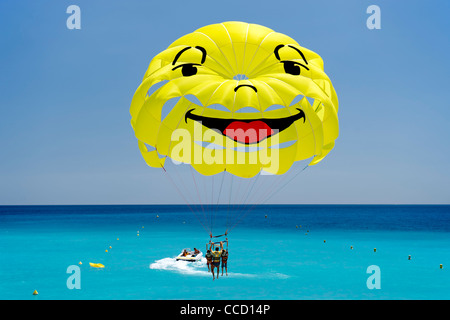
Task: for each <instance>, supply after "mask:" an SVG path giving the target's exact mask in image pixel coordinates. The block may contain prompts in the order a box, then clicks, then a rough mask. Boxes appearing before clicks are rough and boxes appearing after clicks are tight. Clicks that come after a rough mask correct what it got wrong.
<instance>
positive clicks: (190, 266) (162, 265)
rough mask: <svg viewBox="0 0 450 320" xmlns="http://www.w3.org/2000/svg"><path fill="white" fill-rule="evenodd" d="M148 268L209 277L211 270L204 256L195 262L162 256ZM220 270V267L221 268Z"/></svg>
mask: <svg viewBox="0 0 450 320" xmlns="http://www.w3.org/2000/svg"><path fill="white" fill-rule="evenodd" d="M149 267H150V269H154V270H166V271H172V272H177V273H181V274H185V275H194V276H208V277H211V276H212V275H211V272H209V271H208V269H207V266H206V258H204V257H203V258H202V259H201V260H199V261H196V262H188V261H181V260H180V261H177V260H176V259H175V258H163V259H160V260H156V261H155V262H153V263H151V264H150V266H149ZM221 271H222V269H221ZM228 276H232V277H242V278H253V277H261V276H263V277H265V278H272V279H273V278H277V279H286V278H289V276H287V275H285V274H282V273H274V272H271V273H266V274H263V275H257V274H248V273H237V272H228Z"/></svg>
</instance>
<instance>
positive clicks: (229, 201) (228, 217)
mask: <svg viewBox="0 0 450 320" xmlns="http://www.w3.org/2000/svg"><path fill="white" fill-rule="evenodd" d="M233 178H234V175H231V183H230V194H229V195H228V208H227V215H226V224H225V225H226V230H227V231H228V227H229V224H230V207H231V195H232V193H233V192H232V190H233Z"/></svg>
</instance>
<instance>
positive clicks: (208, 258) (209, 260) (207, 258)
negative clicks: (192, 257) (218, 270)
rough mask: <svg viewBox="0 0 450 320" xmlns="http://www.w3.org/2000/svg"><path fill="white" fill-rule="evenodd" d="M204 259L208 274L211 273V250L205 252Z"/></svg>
mask: <svg viewBox="0 0 450 320" xmlns="http://www.w3.org/2000/svg"><path fill="white" fill-rule="evenodd" d="M205 258H206V265H207V266H208V272H210V271H211V269H210V265H211V263H212V258H213V256H212V254H211V250H208V251H206V254H205Z"/></svg>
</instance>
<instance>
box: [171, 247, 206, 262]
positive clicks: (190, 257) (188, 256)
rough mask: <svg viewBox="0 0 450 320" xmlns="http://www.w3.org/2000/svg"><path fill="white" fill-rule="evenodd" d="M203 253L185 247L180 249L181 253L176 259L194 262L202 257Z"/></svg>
mask: <svg viewBox="0 0 450 320" xmlns="http://www.w3.org/2000/svg"><path fill="white" fill-rule="evenodd" d="M202 255H203V253H202V252H201V251H199V252H198V253H197V254H196V253H195V252H194V251H191V249H189V248H186V249H183V250H181V253H180V254H179V255H178V256H177V257H176V261H189V262H195V261H199V260H200V259H201V258H202Z"/></svg>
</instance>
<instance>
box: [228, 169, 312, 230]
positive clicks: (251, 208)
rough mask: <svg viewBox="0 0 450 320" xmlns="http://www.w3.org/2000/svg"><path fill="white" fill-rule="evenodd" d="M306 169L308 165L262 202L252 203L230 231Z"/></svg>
mask: <svg viewBox="0 0 450 320" xmlns="http://www.w3.org/2000/svg"><path fill="white" fill-rule="evenodd" d="M306 168H308V165H306V166H305V167H304V168H303V169H302V170H300V171H299V172H297V173H296V174H295V175H294V176H293V177H292V178H291V179H289V180H288V181H287V182H286V183H283V185H282V186H281V187H279V188H277V189H276V191H275V192H273V193H272V194H269V195H267V197H266V198H262V202H256V203H254V204H253V205H252V206H251V207H250V208H249V209H248V210H247V211H246V212H245V214H244V215H243V216H242V218H241V219H240V220H239V221H238V222H237V223H236V224H235V225H234V226H233V227H232V228H231V230H233V229H234V228H235V227H236V226H237V225H238V224H239V223H240V222H241V221H242V220H243V219H244V217H245V216H247V214H249V213H250V212H252V211H253V210H254V209H255V207H256V206H257V205H258V204H264V203H265V202H266V201H268V200H269V199H270V198H272V197H273V196H274V195H275V194H277V193H278V192H279V191H281V190H282V189H284V188H285V187H286V186H287V185H288V184H289V183H290V182H291V181H292V180H294V179H295V178H296V177H297V176H298V175H299V174H300V173H302V172H303V171H305V169H306ZM280 181H281V180H280ZM280 181H278V184H279V183H280Z"/></svg>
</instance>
